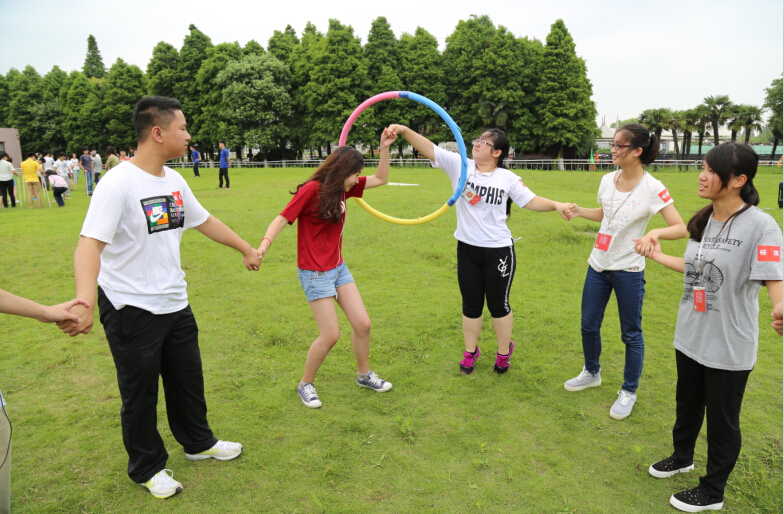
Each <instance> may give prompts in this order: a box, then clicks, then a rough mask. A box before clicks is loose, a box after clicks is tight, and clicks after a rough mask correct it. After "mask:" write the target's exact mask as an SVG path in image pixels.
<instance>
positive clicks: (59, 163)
mask: <svg viewBox="0 0 784 514" xmlns="http://www.w3.org/2000/svg"><path fill="white" fill-rule="evenodd" d="M54 168H55V169H56V170H57V174H58V175H59V176H60V177H62V179H63V181H64V183H65V187H66V191H65V197H66V198H71V188H70V187H68V178H69V177H68V170H69V162H68V161H66V160H65V152H60V155H59V158H58V159H57V160H56V161H55V162H54ZM50 182H51V180H50ZM72 186H73V184H72Z"/></svg>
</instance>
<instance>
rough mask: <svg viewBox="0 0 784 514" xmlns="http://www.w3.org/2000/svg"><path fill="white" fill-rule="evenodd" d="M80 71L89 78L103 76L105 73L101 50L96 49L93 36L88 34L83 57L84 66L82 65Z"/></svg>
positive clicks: (96, 44)
mask: <svg viewBox="0 0 784 514" xmlns="http://www.w3.org/2000/svg"><path fill="white" fill-rule="evenodd" d="M82 73H84V74H85V75H87V76H88V77H89V78H92V77H96V78H99V79H100V78H103V76H104V75H106V68H104V66H103V59H102V58H101V52H100V51H99V50H98V43H97V42H96V41H95V36H93V35H92V34H90V35H89V36H87V56H86V57H85V58H84V66H82Z"/></svg>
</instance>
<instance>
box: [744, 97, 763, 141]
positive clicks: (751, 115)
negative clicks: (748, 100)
mask: <svg viewBox="0 0 784 514" xmlns="http://www.w3.org/2000/svg"><path fill="white" fill-rule="evenodd" d="M742 113H743V114H742V117H741V120H742V121H743V131H744V133H745V136H744V138H743V142H744V143H746V144H749V138H751V133H752V132H754V131H755V130H762V126H763V125H762V108H760V107H757V106H756V105H744V106H743V111H742Z"/></svg>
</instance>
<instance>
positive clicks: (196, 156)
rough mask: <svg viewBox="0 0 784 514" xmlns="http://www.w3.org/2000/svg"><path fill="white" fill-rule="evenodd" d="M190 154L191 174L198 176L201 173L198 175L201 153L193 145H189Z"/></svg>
mask: <svg viewBox="0 0 784 514" xmlns="http://www.w3.org/2000/svg"><path fill="white" fill-rule="evenodd" d="M191 156H192V157H193V176H194V177H200V176H201V175H199V162H200V161H201V154H200V153H199V151H198V150H196V148H195V147H193V146H191Z"/></svg>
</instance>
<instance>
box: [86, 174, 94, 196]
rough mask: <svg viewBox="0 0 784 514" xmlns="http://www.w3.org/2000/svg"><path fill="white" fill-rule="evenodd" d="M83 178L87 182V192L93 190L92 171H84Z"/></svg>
mask: <svg viewBox="0 0 784 514" xmlns="http://www.w3.org/2000/svg"><path fill="white" fill-rule="evenodd" d="M84 179H85V181H86V182H87V186H86V191H87V192H88V193H92V192H93V172H92V171H85V172H84Z"/></svg>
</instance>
